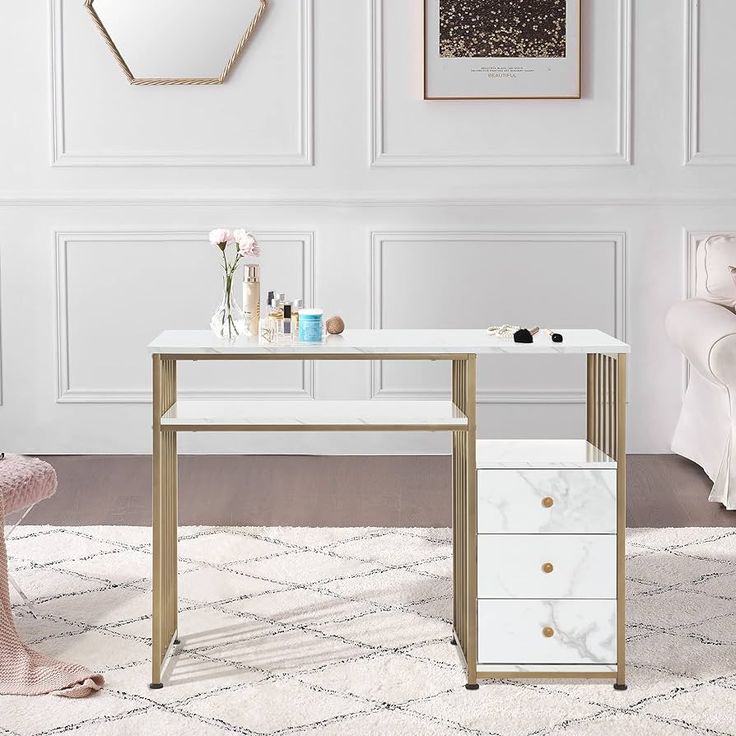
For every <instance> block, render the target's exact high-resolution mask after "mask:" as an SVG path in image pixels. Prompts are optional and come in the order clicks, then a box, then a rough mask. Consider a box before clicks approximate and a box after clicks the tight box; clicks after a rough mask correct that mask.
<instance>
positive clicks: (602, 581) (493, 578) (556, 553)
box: [478, 534, 616, 598]
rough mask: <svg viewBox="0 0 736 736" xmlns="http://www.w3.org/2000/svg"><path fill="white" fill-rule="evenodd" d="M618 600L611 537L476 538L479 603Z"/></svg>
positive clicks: (490, 536) (605, 535)
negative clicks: (491, 600) (490, 600)
mask: <svg viewBox="0 0 736 736" xmlns="http://www.w3.org/2000/svg"><path fill="white" fill-rule="evenodd" d="M615 597H616V537H615V536H613V535H608V534H481V535H479V536H478V598H615Z"/></svg>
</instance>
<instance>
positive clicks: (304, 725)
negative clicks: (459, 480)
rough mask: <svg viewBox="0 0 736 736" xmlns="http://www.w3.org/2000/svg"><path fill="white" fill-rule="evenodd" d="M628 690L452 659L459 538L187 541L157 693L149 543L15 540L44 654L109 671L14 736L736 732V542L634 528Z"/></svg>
mask: <svg viewBox="0 0 736 736" xmlns="http://www.w3.org/2000/svg"><path fill="white" fill-rule="evenodd" d="M627 542H628V556H629V567H628V578H629V595H628V612H629V613H628V615H629V626H628V637H627V639H628V655H629V675H628V683H629V690H628V691H626V692H615V691H614V690H613V688H612V687H611V684H610V683H609V682H607V681H605V682H599V681H568V680H559V681H554V680H537V681H534V680H521V681H502V682H489V681H484V682H482V684H481V687H480V690H479V691H477V692H468V691H466V690H465V689H464V688H463V684H464V682H465V680H464V676H463V672H462V669H461V667H460V664H459V662H458V659H457V655H456V653H455V649H454V647H452V646H451V645H450V644H449V635H450V617H451V612H452V606H451V582H450V574H451V566H450V555H451V541H450V533H449V531H448V530H447V529H327V528H325V529H312V528H310V529H295V528H250V527H240V528H201V527H197V528H195V527H190V528H184V529H182V530H181V539H180V556H181V565H180V570H181V576H180V578H181V579H180V593H181V615H180V631H181V639H182V645H181V646H180V647H178V648H177V651H176V652H175V654H174V656H173V657H172V659H171V662H170V664H169V667H168V670H167V673H166V677H165V680H166V683H167V684H166V687H164V688H163V689H162V690H149V689H148V687H147V685H148V682H149V680H150V666H149V651H150V566H151V557H150V531H149V530H148V529H144V528H136V527H74V528H59V527H25V528H24V529H21V530H20V533H19V534H18V535H17V537H14V538H12V539H11V540H10V543H9V555H10V559H11V565H12V568H13V570H14V571H15V572H16V578H17V579H18V580H19V582H20V583H21V585H22V586H23V587H24V588H25V589H26V592H27V593H28V594H29V595H30V596H31V598H32V600H33V601H34V604H35V608H36V612H37V614H38V616H39V618H38V619H37V620H35V619H33V618H32V617H31V616H30V615H29V614H28V613H27V611H26V610H24V609H23V608H22V607H21V606H20V605H19V604H18V601H17V600H16V601H15V602H16V605H15V607H14V610H15V613H16V616H17V617H18V623H19V629H20V631H21V634H22V635H23V636H24V638H25V639H26V640H27V641H28V642H30V643H31V644H32V645H33V646H34V647H36V648H38V649H41V650H43V651H45V652H48V653H49V654H51V655H53V656H56V657H60V658H62V659H65V660H70V661H78V662H81V663H83V664H85V665H88V666H89V667H91V668H93V669H95V670H96V671H99V672H102V673H104V675H105V677H106V679H107V683H108V685H107V687H106V688H105V690H104V691H103V692H101V693H100V694H98V695H96V696H94V697H91V698H88V699H86V700H83V701H65V700H63V699H56V698H51V697H46V698H23V697H11V696H6V697H2V698H0V736H31V735H33V736H38V735H40V734H44V736H51V735H52V734H65V733H74V734H78V735H79V736H92V735H93V734H95V735H97V734H104V735H105V736H118V735H123V734H125V735H126V736H127V735H128V734H167V735H174V734H187V735H188V736H193V735H195V734H196V735H199V734H204V735H207V736H209V735H210V734H216V735H218V736H222V735H223V734H228V733H233V734H246V735H250V734H253V735H261V734H264V735H265V734H268V735H269V736H270V735H279V736H280V735H282V734H283V735H286V734H305V735H306V736H312V735H314V736H317V735H319V736H337V735H338V734H339V735H340V736H342V735H343V734H351V735H352V734H355V735H362V734H376V735H381V736H384V735H388V734H408V735H411V736H422V735H424V734H428V735H429V734H432V735H433V736H434V735H437V736H445V735H446V734H478V735H481V734H488V735H489V736H490V735H498V736H541V735H542V734H561V735H562V734H565V735H566V736H581V735H582V734H590V735H591V736H592V735H596V736H618V735H619V734H620V735H622V736H623V735H627V736H628V735H629V734H646V736H665V735H666V736H677V735H678V734H688V735H689V736H693V735H695V736H697V735H698V734H703V735H706V734H707V735H708V736H720V735H721V734H723V735H725V734H736V530H729V529H713V528H711V529H694V528H689V529H632V530H629V532H628V539H627Z"/></svg>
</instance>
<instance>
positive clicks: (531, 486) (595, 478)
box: [478, 468, 616, 534]
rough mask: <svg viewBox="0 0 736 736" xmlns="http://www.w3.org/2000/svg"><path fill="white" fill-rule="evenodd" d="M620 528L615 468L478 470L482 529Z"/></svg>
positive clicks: (574, 530)
mask: <svg viewBox="0 0 736 736" xmlns="http://www.w3.org/2000/svg"><path fill="white" fill-rule="evenodd" d="M615 532H616V471H615V470H602V469H593V470H583V469H577V468H575V469H565V470H510V469H509V470H479V471H478V533H481V534H483V533H485V534H532V533H541V534H567V533H579V534H584V533H592V534H614V533H615Z"/></svg>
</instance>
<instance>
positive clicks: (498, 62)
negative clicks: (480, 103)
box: [424, 0, 580, 100]
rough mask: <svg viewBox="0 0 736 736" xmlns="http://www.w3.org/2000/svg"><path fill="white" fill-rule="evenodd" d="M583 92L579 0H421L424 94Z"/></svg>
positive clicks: (531, 95) (571, 95) (509, 96)
mask: <svg viewBox="0 0 736 736" xmlns="http://www.w3.org/2000/svg"><path fill="white" fill-rule="evenodd" d="M579 97H580V0H424V99H425V100H452V99H456V100H470V99H514V98H516V99H525V98H526V99H544V98H548V99H563V98H573V99H577V98H579Z"/></svg>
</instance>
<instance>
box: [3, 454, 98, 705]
mask: <svg viewBox="0 0 736 736" xmlns="http://www.w3.org/2000/svg"><path fill="white" fill-rule="evenodd" d="M2 462H7V461H5V460H4V461H2ZM0 524H2V525H3V526H4V524H5V507H4V504H3V494H2V493H0ZM104 684H105V679H104V678H103V677H102V675H96V674H94V673H92V672H90V671H89V670H88V669H86V668H85V667H80V666H79V665H75V664H67V663H65V662H60V661H59V660H58V659H52V658H51V657H48V656H46V655H45V654H42V653H41V652H36V651H34V650H33V649H30V648H29V647H27V646H26V645H25V644H24V643H23V642H22V641H21V640H20V637H19V636H18V632H17V631H16V629H15V623H14V622H13V612H12V611H11V609H10V593H9V590H8V555H7V550H6V548H5V535H4V534H3V533H2V530H0V694H2V695H44V694H46V693H51V694H53V695H63V696H64V697H67V698H84V697H86V696H87V695H91V694H92V693H93V692H96V691H97V690H99V689H100V688H101V687H102V686H103V685H104Z"/></svg>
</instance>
